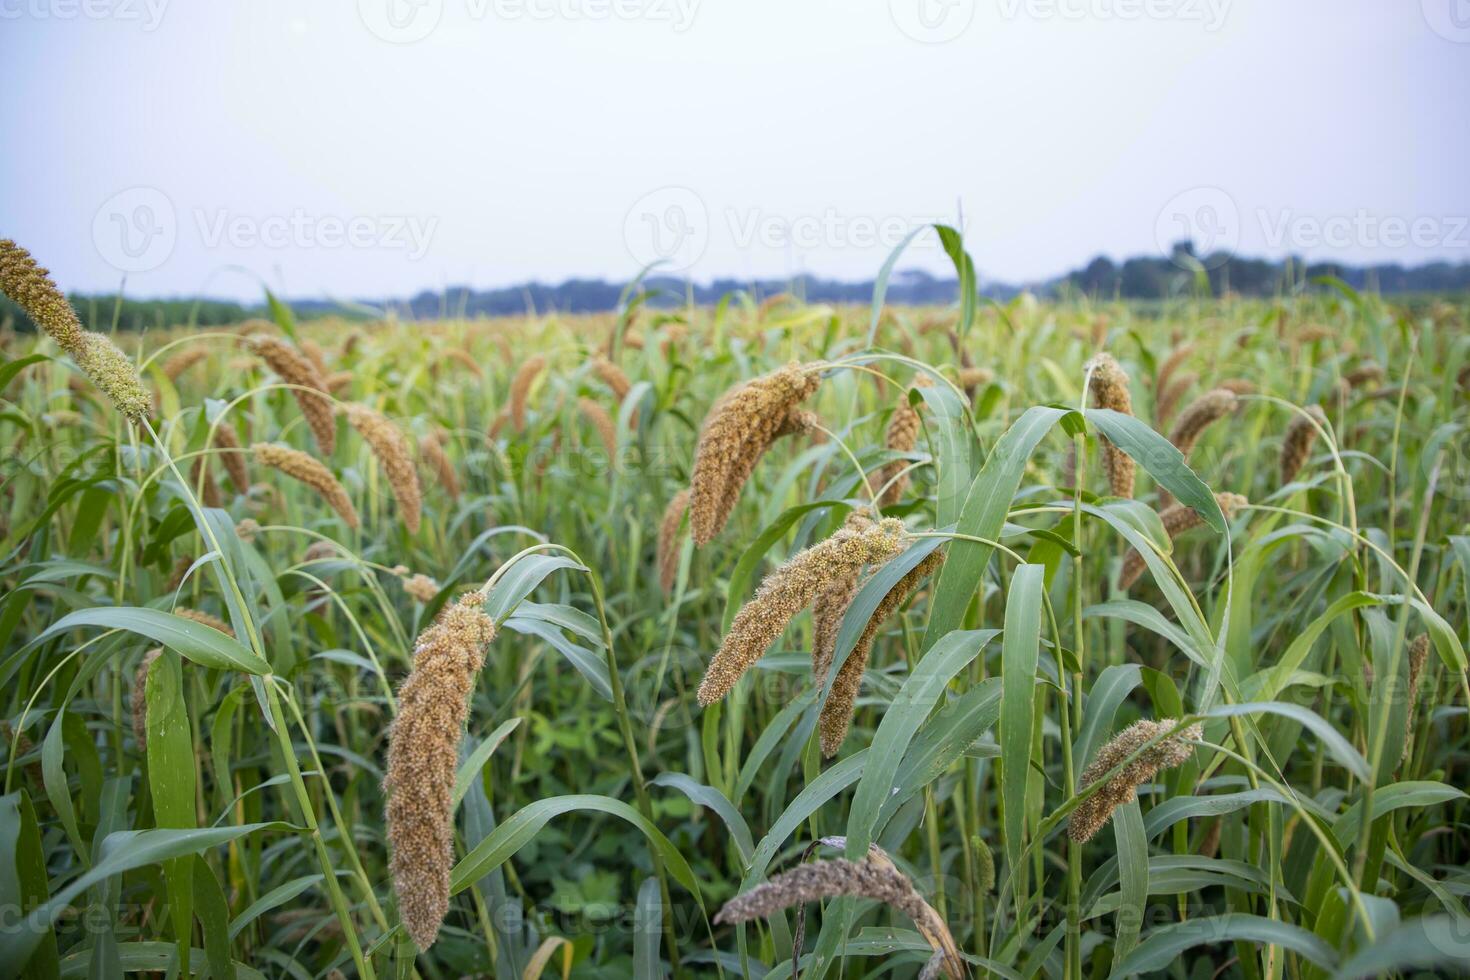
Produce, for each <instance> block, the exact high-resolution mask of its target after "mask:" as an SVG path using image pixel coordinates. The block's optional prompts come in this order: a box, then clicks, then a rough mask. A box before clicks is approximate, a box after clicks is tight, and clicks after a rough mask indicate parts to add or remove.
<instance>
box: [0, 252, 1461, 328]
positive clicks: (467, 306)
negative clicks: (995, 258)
mask: <svg viewBox="0 0 1470 980" xmlns="http://www.w3.org/2000/svg"><path fill="white" fill-rule="evenodd" d="M1324 276H1333V277H1336V278H1338V279H1341V280H1342V281H1344V282H1346V283H1347V284H1348V285H1350V286H1352V287H1353V288H1355V289H1358V290H1367V291H1371V292H1379V293H1383V294H1386V295H1387V294H1407V293H1458V292H1470V262H1462V263H1459V264H1452V263H1449V262H1432V263H1429V264H1427V265H1419V266H1403V265H1398V264H1387V265H1374V266H1351V265H1344V264H1341V263H1335V262H1318V263H1307V262H1304V261H1302V260H1301V259H1286V260H1284V261H1280V262H1272V261H1269V260H1266V259H1250V258H1241V257H1239V256H1234V255H1227V254H1223V253H1218V254H1213V255H1203V256H1197V255H1195V254H1194V251H1193V249H1192V247H1191V246H1190V245H1189V244H1188V243H1180V244H1179V245H1176V246H1175V247H1174V253H1173V255H1172V257H1169V258H1165V257H1162V256H1149V257H1136V258H1131V259H1125V260H1124V261H1122V262H1121V263H1119V262H1114V261H1113V260H1112V259H1110V258H1107V257H1106V256H1099V257H1098V258H1095V259H1093V260H1092V261H1091V262H1089V263H1087V265H1085V266H1083V267H1082V268H1080V269H1075V270H1073V271H1071V272H1068V273H1067V274H1065V275H1062V276H1058V277H1057V278H1055V279H1049V280H1044V281H1040V282H1034V283H1026V284H1007V283H997V282H987V281H985V279H984V276H983V273H982V276H981V289H980V291H981V292H982V293H983V294H984V295H986V296H989V297H991V298H994V299H997V300H1001V301H1005V300H1009V299H1011V298H1013V297H1014V296H1016V295H1017V294H1018V293H1020V292H1022V291H1027V290H1029V291H1030V292H1032V293H1035V294H1036V295H1038V296H1044V297H1063V298H1064V297H1069V296H1078V295H1084V296H1089V297H1092V298H1094V299H1098V300H1112V299H1127V300H1158V299H1167V298H1169V297H1171V296H1178V295H1188V294H1189V293H1190V292H1191V291H1197V290H1201V289H1202V288H1203V285H1204V283H1207V284H1208V287H1209V291H1210V293H1211V294H1212V295H1216V296H1219V295H1223V294H1225V293H1227V292H1228V293H1235V294H1238V295H1242V296H1275V295H1279V294H1282V293H1286V292H1289V291H1293V290H1296V289H1299V288H1303V287H1304V286H1305V287H1308V288H1313V287H1312V284H1313V282H1314V281H1315V280H1317V279H1319V278H1321V277H1324ZM1202 280H1203V282H1202ZM873 286H874V282H873V280H867V281H865V282H842V281H840V280H836V279H821V278H818V277H815V276H798V277H796V278H794V279H764V280H747V279H716V280H715V281H713V282H711V283H708V284H699V283H693V282H688V281H686V280H683V279H677V278H673V277H669V276H654V277H650V278H647V279H645V280H644V281H643V282H642V284H641V288H642V289H644V290H646V291H647V293H648V298H647V303H648V305H650V306H652V307H656V308H664V309H667V308H671V307H676V306H682V305H684V304H686V303H689V302H693V303H695V304H699V305H711V304H714V303H718V302H719V301H720V299H721V298H723V297H725V296H728V295H731V294H734V293H740V292H744V293H745V294H747V295H749V296H750V297H752V298H753V299H754V300H757V301H759V300H761V299H764V298H766V297H770V296H774V295H776V294H778V293H789V294H791V295H792V296H794V297H796V298H798V299H800V300H802V301H805V302H808V303H834V304H844V303H867V302H869V301H870V300H871V299H872V296H873ZM627 289H628V285H627V283H621V282H608V281H607V280H604V279H568V280H567V281H565V282H563V283H560V284H551V283H541V282H529V283H524V284H522V285H519V286H507V287H504V288H500V289H481V290H476V289H471V288H469V287H451V288H449V289H446V290H444V291H442V292H427V291H425V292H422V293H419V294H418V295H416V296H414V297H413V298H411V299H408V300H377V301H369V302H365V303H363V304H359V305H353V306H351V307H345V306H343V305H342V304H339V303H335V302H331V301H327V300H295V301H293V302H292V303H291V307H292V309H293V310H294V311H295V313H296V314H297V315H298V316H302V317H313V316H328V315H331V316H346V317H349V318H360V317H363V316H367V315H369V314H368V312H366V310H367V308H376V309H380V310H383V311H384V312H385V313H389V312H391V313H393V314H396V315H397V316H399V317H402V318H404V319H415V320H422V319H432V318H435V317H445V316H451V317H476V316H506V315H520V314H526V313H533V312H534V313H547V312H553V311H555V312H562V313H599V312H605V311H608V310H614V309H617V308H618V304H619V302H620V301H621V300H622V299H623V298H624V295H625V293H626V292H627ZM957 293H958V284H957V283H956V281H955V280H954V279H945V278H939V277H937V276H933V275H930V274H929V273H927V272H924V271H921V270H905V271H900V272H897V273H895V274H894V275H893V277H892V278H891V279H890V280H889V283H888V291H887V294H886V299H887V301H888V302H889V303H893V304H897V305H902V306H934V305H944V304H948V303H953V302H954V301H955V299H956V296H957ZM71 301H72V304H73V305H74V306H75V307H76V308H77V310H78V312H79V313H80V314H81V317H82V320H83V322H84V323H86V325H87V326H88V327H90V328H92V329H102V330H107V329H110V328H111V327H112V325H113V323H114V322H116V324H117V326H118V328H119V329H122V330H141V329H144V328H147V327H154V328H161V327H165V326H179V325H183V324H189V323H193V324H195V325H198V326H210V325H215V324H225V323H237V322H239V321H240V320H243V319H246V318H247V317H251V316H262V315H265V310H264V306H263V305H261V306H244V305H241V304H239V303H229V302H222V301H218V300H210V299H170V300H143V299H123V300H122V301H121V304H120V305H119V304H118V300H117V298H116V297H114V296H100V295H99V296H72V297H71ZM4 324H10V325H12V326H13V328H14V329H19V330H29V329H34V328H33V325H32V324H31V323H30V321H29V320H28V319H27V318H26V316H25V314H24V313H23V312H22V311H21V310H20V309H19V308H18V307H17V306H16V305H15V304H14V303H11V302H10V301H9V300H7V299H5V298H4V297H3V296H0V325H4Z"/></svg>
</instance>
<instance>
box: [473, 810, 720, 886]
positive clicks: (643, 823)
mask: <svg viewBox="0 0 1470 980" xmlns="http://www.w3.org/2000/svg"><path fill="white" fill-rule="evenodd" d="M577 810H585V811H590V812H596V813H606V814H609V815H611V816H614V817H618V818H620V819H622V820H626V821H627V822H628V823H630V824H632V825H633V826H634V827H636V828H637V829H638V830H639V831H641V832H642V833H643V836H644V837H647V838H648V842H649V843H650V844H651V845H653V847H654V849H655V850H657V851H658V853H659V856H660V857H662V858H663V861H664V864H665V866H667V867H668V869H669V873H670V874H672V875H673V876H674V880H675V881H677V882H678V883H679V884H681V885H683V886H684V887H685V888H687V889H688V890H689V891H690V893H692V894H693V895H694V897H695V899H696V900H697V901H699V902H700V904H701V907H702V906H703V899H702V898H700V892H699V881H698V880H697V879H696V878H695V877H694V872H693V871H692V870H690V868H689V862H688V861H686V860H685V859H684V855H683V854H681V853H679V850H678V848H676V847H674V845H673V844H671V843H669V839H668V838H667V837H665V836H664V835H663V833H662V832H661V831H660V830H659V829H658V828H657V827H655V826H654V825H653V824H651V823H649V822H648V821H647V820H645V819H644V818H643V815H642V814H641V813H639V812H638V811H637V810H634V809H633V808H632V807H630V806H628V804H626V803H624V802H623V801H621V800H615V799H612V798H611V797H608V796H590V795H582V796H556V797H552V798H550V799H544V800H537V801H535V802H534V803H530V804H528V805H527V806H525V807H522V808H521V809H520V810H518V811H516V813H515V814H514V815H512V816H511V817H510V819H508V820H506V821H505V822H504V823H502V824H501V825H500V826H498V827H496V828H495V829H494V830H492V831H491V832H490V833H489V834H488V835H487V836H486V837H485V839H484V840H482V841H480V843H479V844H477V845H475V848H474V850H472V851H470V853H468V854H466V855H465V856H464V857H463V858H461V859H460V861H459V863H458V864H456V865H455V866H454V871H453V873H452V874H451V884H450V888H451V891H452V893H455V894H457V893H459V892H462V891H464V890H465V889H466V888H468V887H469V886H470V885H471V884H473V883H474V882H476V881H478V880H479V879H480V878H482V877H483V876H484V875H485V874H487V873H488V872H490V871H491V870H493V869H495V868H498V867H500V866H501V865H502V864H504V863H505V862H506V861H508V860H510V859H511V858H512V857H514V856H515V853H516V852H517V851H519V850H520V849H521V848H523V847H525V846H526V845H527V844H529V843H530V842H531V839H532V838H533V837H535V836H536V834H537V832H538V831H540V829H541V828H542V827H544V826H546V824H547V823H548V822H549V821H550V820H551V819H552V818H553V817H558V816H560V815H561V814H563V813H571V812H573V811H577Z"/></svg>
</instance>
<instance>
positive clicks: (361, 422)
mask: <svg viewBox="0 0 1470 980" xmlns="http://www.w3.org/2000/svg"><path fill="white" fill-rule="evenodd" d="M346 413H347V421H348V422H349V423H351V425H352V427H353V428H354V429H356V430H357V431H358V434H359V435H361V436H362V437H363V439H365V440H367V444H368V445H369V446H371V447H372V450H373V455H375V456H377V457H378V463H379V464H380V465H381V466H382V467H383V472H384V473H386V474H387V475H388V485H389V486H390V487H391V488H392V489H393V499H395V500H397V501H398V513H399V516H400V517H402V518H403V526H404V527H406V528H408V533H409V534H417V533H418V531H419V521H420V517H421V516H422V512H423V506H424V497H423V492H422V491H421V490H420V489H419V474H418V471H417V470H416V469H414V465H413V456H412V455H411V454H410V453H409V451H408V441H407V440H406V439H404V438H403V433H402V432H400V431H398V426H396V425H394V424H393V423H392V422H389V421H388V420H387V419H386V418H384V417H383V416H382V415H380V414H379V413H377V412H375V411H373V410H372V409H370V408H368V407H367V406H366V405H358V404H350V405H348V406H347V408H346Z"/></svg>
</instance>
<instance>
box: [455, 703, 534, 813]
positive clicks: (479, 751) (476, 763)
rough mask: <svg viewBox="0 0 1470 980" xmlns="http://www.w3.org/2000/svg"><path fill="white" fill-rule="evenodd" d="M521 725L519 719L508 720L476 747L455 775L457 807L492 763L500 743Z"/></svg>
mask: <svg viewBox="0 0 1470 980" xmlns="http://www.w3.org/2000/svg"><path fill="white" fill-rule="evenodd" d="M520 723H521V719H519V718H510V719H507V720H506V721H505V722H504V723H503V724H502V725H501V726H500V727H499V728H497V729H495V731H493V732H491V733H490V734H489V735H486V736H485V740H484V741H482V742H481V743H480V744H479V745H477V746H475V751H473V752H471V753H470V755H469V758H467V759H465V760H464V762H463V763H462V764H461V765H460V767H459V771H458V772H456V773H455V774H454V796H453V799H454V805H455V806H459V801H460V800H462V799H464V795H465V794H466V793H468V792H469V791H470V785H471V784H472V783H474V781H475V779H476V778H478V777H479V775H480V771H481V770H482V769H484V768H485V764H486V763H487V762H489V761H490V756H491V755H493V754H494V753H495V750H496V749H497V748H499V747H500V743H501V742H504V741H505V737H506V736H507V735H509V734H510V733H511V732H513V731H515V728H516V726H517V725H519V724H520Z"/></svg>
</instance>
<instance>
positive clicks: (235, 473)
mask: <svg viewBox="0 0 1470 980" xmlns="http://www.w3.org/2000/svg"><path fill="white" fill-rule="evenodd" d="M211 444H212V445H213V446H215V447H216V448H218V449H220V450H222V451H221V452H220V453H219V460H220V462H221V463H222V464H223V465H224V468H225V472H226V473H228V474H230V482H231V483H233V484H234V485H235V489H236V490H238V491H240V492H241V493H244V492H245V491H246V490H249V489H250V473H249V471H248V470H247V469H246V468H245V454H244V453H243V452H241V451H240V437H239V436H238V435H237V434H236V433H235V427H234V426H233V425H231V424H230V423H229V422H220V424H219V425H218V426H217V427H216V428H215V430H214V439H213V440H212V443H211Z"/></svg>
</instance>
